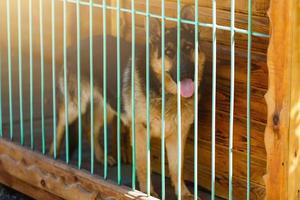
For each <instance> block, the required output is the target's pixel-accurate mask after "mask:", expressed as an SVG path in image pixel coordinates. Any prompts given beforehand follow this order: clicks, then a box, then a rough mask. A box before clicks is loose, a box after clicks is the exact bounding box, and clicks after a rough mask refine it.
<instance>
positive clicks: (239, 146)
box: [189, 112, 266, 160]
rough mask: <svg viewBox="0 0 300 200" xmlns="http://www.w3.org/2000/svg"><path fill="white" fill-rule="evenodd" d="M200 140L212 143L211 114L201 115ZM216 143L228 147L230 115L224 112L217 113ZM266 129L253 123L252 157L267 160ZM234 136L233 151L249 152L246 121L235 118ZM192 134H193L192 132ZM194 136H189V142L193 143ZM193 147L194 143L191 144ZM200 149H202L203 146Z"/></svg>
mask: <svg viewBox="0 0 300 200" xmlns="http://www.w3.org/2000/svg"><path fill="white" fill-rule="evenodd" d="M199 114H200V115H199V125H198V127H199V136H198V137H199V139H201V140H203V141H207V142H210V141H211V126H210V124H211V123H210V119H211V114H210V112H200V113H199ZM216 122H217V123H216V130H217V131H216V143H217V144H218V145H220V146H224V147H228V133H229V125H228V122H229V114H228V113H224V112H217V115H216ZM264 129H265V125H264V124H260V123H256V122H252V129H251V152H252V156H253V157H255V158H259V159H262V160H265V159H266V150H265V146H264V143H263V142H262V141H263V140H264V134H263V131H264ZM233 130H234V134H233V149H234V150H236V151H238V152H243V153H245V154H246V152H247V147H246V144H247V138H246V135H247V134H246V119H243V118H239V117H235V118H234V128H233ZM191 132H193V131H192V130H191ZM193 136H194V135H193V134H192V133H191V134H190V135H189V140H191V141H193V139H194V138H193ZM191 145H192V142H191ZM199 148H202V147H201V146H200V147H199Z"/></svg>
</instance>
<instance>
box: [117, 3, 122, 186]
mask: <svg viewBox="0 0 300 200" xmlns="http://www.w3.org/2000/svg"><path fill="white" fill-rule="evenodd" d="M120 45H121V41H120V0H117V97H118V102H117V103H118V105H117V112H118V114H117V154H118V184H119V185H120V184H121V183H122V177H121V162H122V161H121V98H122V94H121V53H120V49H121V46H120Z"/></svg>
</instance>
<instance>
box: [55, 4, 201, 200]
mask: <svg viewBox="0 0 300 200" xmlns="http://www.w3.org/2000/svg"><path fill="white" fill-rule="evenodd" d="M181 16H182V18H185V19H190V20H194V8H193V7H192V6H186V7H184V8H183V9H182V11H181ZM107 39H108V40H107V41H108V42H107V43H108V59H107V60H108V71H107V76H108V78H107V80H108V87H109V88H110V89H108V105H107V111H108V123H110V122H111V120H112V119H113V118H114V116H115V115H116V81H115V80H116V56H115V55H116V50H115V48H111V47H112V46H114V47H115V46H116V42H115V38H112V37H108V38H107ZM150 40H151V41H150V96H151V97H150V108H151V109H150V128H151V137H156V138H160V137H161V70H162V60H161V26H160V21H158V20H156V19H151V20H150ZM165 41H166V44H165V89H166V101H165V105H166V106H165V109H166V111H165V131H166V132H165V139H166V151H167V157H168V163H169V172H170V176H171V180H172V183H173V186H174V187H175V191H176V193H177V161H178V155H177V152H178V151H177V81H176V69H177V68H176V66H177V64H176V63H177V57H176V46H177V42H176V41H177V29H176V27H174V28H166V33H165ZM121 46H122V49H124V51H122V61H121V63H122V122H123V123H124V124H125V125H127V127H128V128H129V129H130V127H131V121H132V116H131V106H132V105H131V55H130V53H131V51H130V49H131V44H130V43H127V42H125V41H123V40H122V45H121ZM81 49H82V52H81V53H82V56H81V60H82V63H81V66H82V71H81V77H82V81H81V93H82V94H81V101H82V106H81V107H82V114H86V113H88V109H87V108H88V107H89V103H90V85H89V51H88V49H89V43H88V40H87V41H83V42H82V45H81ZM93 49H94V55H95V56H94V68H95V70H94V77H95V84H94V87H95V90H94V108H95V123H94V124H95V127H94V130H95V154H96V159H97V160H98V161H99V162H103V150H102V147H101V146H100V144H99V137H100V129H101V127H102V126H103V124H102V123H103V113H102V111H103V97H102V87H101V86H102V67H101V66H102V42H101V37H99V38H96V39H94V48H93ZM110 49H113V50H110ZM197 50H198V52H199V54H198V55H199V57H198V60H199V69H198V72H199V80H198V85H199V84H200V83H201V79H202V73H203V65H204V59H205V58H204V54H203V53H202V52H201V51H200V50H199V49H197ZM74 52H75V53H73V55H76V49H75V50H74ZM137 52H139V53H138V54H137V56H136V60H135V72H134V74H135V100H136V101H135V102H136V103H135V109H136V118H135V120H136V148H137V150H136V159H137V160H136V163H137V176H138V181H139V185H140V190H141V191H144V192H145V191H146V170H147V168H146V166H147V165H146V141H147V140H146V87H145V84H146V81H145V79H146V51H145V46H137ZM70 58H73V59H70V60H73V61H70V62H68V70H69V71H68V95H69V103H68V105H69V113H68V117H69V124H71V123H72V122H74V121H75V120H76V119H77V118H78V114H77V80H76V72H77V71H76V59H75V56H74V57H72V56H70ZM194 60H195V49H194V26H192V25H186V24H182V27H181V63H180V70H181V80H182V79H184V78H190V79H194V66H195V64H194ZM68 61H69V57H68ZM74 61H75V62H74ZM58 88H59V91H60V92H61V94H62V95H61V98H60V101H59V105H60V106H59V112H58V115H59V116H58V119H59V120H58V125H57V144H58V149H59V147H60V144H61V141H62V139H63V136H64V128H65V125H66V124H65V117H64V116H65V113H64V102H63V99H64V95H65V94H64V85H63V74H62V73H61V75H60V79H59V81H58ZM193 113H194V98H193V97H191V98H183V97H182V98H181V114H182V117H181V118H182V124H181V126H182V161H183V160H184V147H185V143H186V139H187V136H188V131H189V129H190V127H191V125H192V123H193V120H194V115H193ZM89 124H90V123H87V125H88V126H89ZM84 134H86V135H88V136H89V133H88V132H87V133H84ZM50 153H53V148H51V150H50ZM113 163H114V160H113V158H110V164H113ZM181 166H182V165H181ZM181 183H182V185H181V191H182V196H183V199H190V198H191V199H192V197H193V196H192V195H191V194H190V192H189V191H188V189H187V187H186V185H185V183H184V181H182V182H181ZM151 192H152V194H155V192H154V190H153V187H152V185H151Z"/></svg>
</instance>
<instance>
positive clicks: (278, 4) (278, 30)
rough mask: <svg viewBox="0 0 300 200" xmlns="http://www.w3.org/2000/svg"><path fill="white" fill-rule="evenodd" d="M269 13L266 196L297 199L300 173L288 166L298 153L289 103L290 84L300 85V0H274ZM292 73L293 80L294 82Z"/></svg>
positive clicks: (294, 101)
mask: <svg viewBox="0 0 300 200" xmlns="http://www.w3.org/2000/svg"><path fill="white" fill-rule="evenodd" d="M269 17H270V30H271V38H270V44H269V49H268V69H269V88H268V92H267V93H266V96H265V97H266V102H267V107H268V119H267V126H266V130H265V146H266V152H267V173H266V175H265V177H264V178H265V182H266V199H272V200H273V199H298V198H299V189H296V187H294V186H295V185H294V184H293V183H295V182H299V177H297V176H296V175H295V174H293V173H291V172H292V171H291V168H290V166H289V164H292V162H293V160H294V159H293V156H291V154H294V155H295V151H293V150H291V151H290V153H289V136H291V135H293V133H294V132H293V131H294V130H292V129H290V131H291V132H289V128H295V127H294V126H293V125H294V123H292V124H291V125H292V126H290V125H289V123H290V117H292V119H295V118H293V115H291V114H292V112H291V111H292V110H290V109H293V107H291V106H292V105H291V104H290V103H291V88H293V87H294V89H296V90H295V91H297V93H299V89H297V88H299V85H298V84H296V83H298V81H299V76H297V77H295V74H299V60H298V61H297V59H293V58H294V56H295V57H297V56H299V39H298V37H299V27H297V23H298V24H299V1H294V0H293V1H284V0H271V3H270V10H269ZM297 42H298V43H297ZM293 62H295V63H293ZM292 73H295V74H294V75H292ZM292 77H293V79H292V80H293V82H291V78H292ZM292 83H293V84H292ZM297 95H298V94H297ZM297 95H294V96H293V101H292V102H293V103H297V101H299V98H298V96H297ZM296 110H297V109H296ZM290 113H291V114H290ZM292 121H293V120H292ZM293 122H295V121H293ZM291 133H292V134H291ZM293 139H296V137H293ZM293 139H292V140H293ZM292 140H290V142H292ZM294 144H295V143H294ZM296 152H297V151H296ZM289 155H290V157H289ZM294 157H296V156H294ZM289 158H290V159H291V160H289ZM288 183H291V186H293V187H292V188H290V189H288V188H289V187H290V185H289V184H288ZM295 189H296V191H295ZM289 190H291V193H290V191H289ZM296 197H297V198H296Z"/></svg>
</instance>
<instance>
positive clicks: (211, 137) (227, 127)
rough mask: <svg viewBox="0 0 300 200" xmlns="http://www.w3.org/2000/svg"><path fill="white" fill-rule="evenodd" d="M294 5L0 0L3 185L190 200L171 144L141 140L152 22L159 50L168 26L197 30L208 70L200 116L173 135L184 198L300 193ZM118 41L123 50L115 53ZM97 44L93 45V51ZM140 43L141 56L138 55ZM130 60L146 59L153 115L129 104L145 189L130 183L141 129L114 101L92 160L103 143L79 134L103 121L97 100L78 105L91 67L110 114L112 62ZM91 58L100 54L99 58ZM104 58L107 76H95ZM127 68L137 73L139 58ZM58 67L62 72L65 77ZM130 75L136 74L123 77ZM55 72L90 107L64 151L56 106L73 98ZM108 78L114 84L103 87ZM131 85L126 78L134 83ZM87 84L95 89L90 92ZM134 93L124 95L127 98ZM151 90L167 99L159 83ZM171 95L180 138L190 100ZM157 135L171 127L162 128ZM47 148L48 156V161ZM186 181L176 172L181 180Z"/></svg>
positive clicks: (61, 193) (116, 78)
mask: <svg viewBox="0 0 300 200" xmlns="http://www.w3.org/2000/svg"><path fill="white" fill-rule="evenodd" d="M299 5H300V4H299V1H298V0H291V1H288V2H285V1H283V0H271V1H269V0H252V1H251V0H248V1H243V0H231V1H219V2H217V1H216V0H212V1H207V0H196V1H190V0H184V1H180V0H178V1H173V0H160V1H156V0H155V1H150V0H146V1H141V0H131V1H129V0H109V1H106V0H103V1H100V0H94V1H93V0H90V1H88V0H28V1H21V0H6V1H5V0H2V1H0V10H1V12H0V23H1V24H0V28H1V31H0V35H1V36H0V38H1V40H0V41H1V52H0V61H1V62H0V73H1V76H0V77H1V82H0V105H1V109H0V134H1V139H0V142H1V145H0V171H1V173H0V182H1V183H2V184H5V185H8V186H10V187H12V188H15V189H16V190H19V191H21V192H23V193H25V194H28V195H29V196H32V197H34V198H36V199H60V198H63V199H139V198H140V199H155V197H152V196H151V195H153V193H151V192H152V191H151V184H150V181H152V183H153V185H154V190H155V191H156V192H157V193H158V198H161V199H176V198H178V199H187V197H185V196H181V195H180V193H181V192H182V191H181V190H182V188H181V187H178V188H176V187H175V188H173V187H172V184H171V182H172V181H171V179H170V177H169V176H170V174H169V168H168V155H167V153H168V152H165V150H164V149H165V148H164V147H165V145H166V140H167V139H159V138H152V137H151V138H150V137H149V136H150V134H151V130H153V129H155V127H153V126H150V125H151V123H153V121H150V119H151V120H154V119H152V118H151V115H153V112H152V113H151V112H150V108H151V107H153V106H155V105H153V102H152V101H150V99H151V93H148V91H149V89H150V88H151V87H152V86H151V84H155V82H151V79H150V78H149V76H148V75H149V73H150V72H149V71H148V70H150V69H151V68H150V69H149V67H150V65H151V62H152V60H151V59H152V58H151V51H150V50H151V49H150V46H151V42H152V41H151V39H152V38H151V34H152V32H153V30H155V29H156V28H158V27H160V29H159V30H160V35H159V38H160V43H161V45H163V46H162V47H161V48H162V49H163V50H161V52H164V49H165V46H167V43H164V41H167V40H168V39H169V38H168V37H169V35H168V34H167V33H166V31H167V30H168V29H172V28H173V29H174V31H175V33H176V34H175V37H176V39H177V41H181V39H182V38H184V37H185V35H184V34H185V33H184V32H183V33H182V32H181V29H180V28H182V27H185V26H189V28H191V30H193V31H194V32H192V33H193V34H194V35H195V36H193V37H194V40H192V41H193V42H192V46H193V48H195V49H198V47H199V49H200V50H201V52H203V53H204V55H205V64H204V69H203V76H195V79H201V77H202V81H201V84H200V85H199V90H197V87H195V88H196V89H195V90H194V92H195V93H196V94H197V93H199V98H198V100H197V98H196V100H195V101H196V102H198V103H197V106H195V105H194V106H193V109H192V112H191V116H192V115H193V114H192V113H194V115H195V116H194V117H193V121H194V122H195V123H193V125H191V126H190V127H189V131H188V132H189V134H188V137H187V139H186V142H183V144H182V141H181V139H179V140H178V141H177V143H174V145H175V146H176V147H177V149H176V150H178V149H179V151H178V152H175V153H176V155H177V156H176V159H179V160H182V161H183V163H182V167H183V170H182V172H181V171H180V170H179V171H177V176H176V177H181V176H182V177H183V178H184V181H185V182H186V184H187V186H188V188H189V190H190V192H191V193H192V194H194V196H190V197H189V198H191V199H197V196H199V198H201V199H209V198H211V199H215V198H216V199H263V198H266V199H297V198H298V197H299V184H298V183H297V175H298V174H299V172H298V171H299V169H298V151H299V150H298V140H297V139H298V135H297V130H298V110H299V108H298V107H299V106H297V105H298V99H299V97H298V96H299V95H298V92H297V91H298V87H299V84H298V82H299V78H298V77H299V73H300V71H299V69H300V68H299V59H298V58H299V50H298V49H299V48H298V46H299V37H297V35H299V19H300V14H299ZM187 6H191V7H192V8H196V9H194V10H189V11H193V12H194V14H195V16H196V17H194V18H192V19H185V18H182V17H183V16H182V12H181V11H182V9H183V8H185V7H187ZM268 10H269V13H267V12H268ZM190 13H191V12H189V13H188V15H189V14H190ZM152 19H156V20H158V21H159V24H156V25H157V26H156V27H155V26H152V25H151V20H152ZM173 29H172V30H173ZM174 41H176V40H174ZM126 42H128V44H129V45H128V46H126V45H125V47H123V46H122V45H123V44H125V43H126ZM121 43H122V44H121ZM179 44H180V45H181V42H176V43H174V44H173V45H174V48H175V54H176V55H177V56H176V58H177V60H176V69H177V70H175V72H176V73H177V74H176V76H175V77H177V78H178V79H177V81H178V82H180V73H179V74H178V69H180V67H181V66H180V64H178V63H179V60H178V57H179V58H181V56H179V55H181V54H183V53H184V51H185V49H184V48H183V47H182V46H180V45H179ZM91 45H92V46H93V47H92V48H91ZM97 45H99V46H101V50H100V51H98V50H97V49H94V48H95V46H97ZM140 47H145V49H142V50H141V48H140ZM141 51H145V52H144V53H143V52H142V54H143V55H144V57H141V58H140V57H139V56H140V55H141ZM196 52H198V51H196ZM125 54H128V55H130V56H131V57H133V59H132V60H133V61H135V59H141V60H144V64H145V66H144V67H145V72H144V73H145V75H146V76H145V77H144V78H145V80H142V81H144V84H145V85H144V87H145V88H144V89H145V91H144V92H145V99H146V100H145V106H146V107H147V109H146V108H145V110H142V111H140V110H138V109H137V110H134V108H135V106H132V110H130V112H129V113H131V114H132V115H136V116H137V117H139V116H140V115H139V114H140V113H142V114H143V115H145V124H144V125H145V127H146V129H145V130H147V134H148V135H147V137H145V141H143V144H145V145H146V146H145V149H147V150H148V152H147V155H146V156H147V157H146V158H145V159H146V160H147V163H146V166H145V167H146V169H147V170H146V171H147V175H146V176H147V179H146V180H145V181H146V183H145V184H144V185H145V187H146V188H145V191H143V192H145V193H142V192H140V191H139V187H138V184H139V185H140V186H141V183H140V182H139V181H138V177H137V173H138V172H139V167H137V165H138V163H137V158H136V154H137V153H139V152H137V151H139V149H138V148H137V146H136V143H139V142H142V141H139V140H135V139H136V135H137V134H139V129H136V126H137V125H136V124H135V123H134V121H133V122H130V123H128V124H122V123H123V121H122V119H121V115H119V114H116V115H115V116H114V117H113V119H112V120H108V118H110V116H109V108H104V107H103V113H102V114H103V118H101V120H104V122H103V124H104V125H103V126H104V127H103V128H101V132H103V136H101V137H100V141H98V142H100V143H101V144H102V145H103V147H104V155H103V160H102V162H103V163H99V160H98V159H97V152H95V151H96V147H95V146H96V145H94V144H96V143H94V142H95V141H94V140H97V139H98V138H96V135H94V134H91V135H92V136H91V135H90V136H89V137H86V132H89V131H91V132H92V133H93V131H94V130H93V128H91V127H94V125H95V124H97V123H100V122H98V121H94V120H91V118H92V119H93V118H95V115H96V111H94V110H95V106H94V105H97V101H99V99H98V100H94V102H93V100H89V101H92V102H89V106H87V108H85V107H84V106H81V107H80V106H78V105H82V104H81V101H84V96H82V94H85V92H86V91H88V89H86V88H85V89H82V88H83V86H84V84H85V82H84V80H83V78H82V77H83V76H84V73H83V72H82V71H83V68H86V69H87V70H88V71H87V72H89V73H90V74H88V75H89V79H88V81H91V82H89V83H93V82H95V81H99V80H98V78H99V77H101V78H100V82H102V84H103V85H102V86H101V87H102V88H106V89H102V90H101V94H102V96H103V99H101V101H102V100H103V101H104V102H107V103H108V102H110V101H111V99H110V98H111V96H109V92H110V90H113V93H114V95H115V99H114V105H115V106H116V108H115V110H116V113H118V112H117V111H118V110H119V111H121V109H123V106H124V105H122V99H124V96H122V94H121V93H120V92H121V91H120V90H117V89H115V88H116V85H118V86H120V87H122V85H123V84H124V82H122V80H123V79H122V76H124V74H122V73H121V71H117V70H118V68H119V67H121V66H123V65H124V63H125V64H126V63H127V62H128V58H127V60H126V59H125V60H124V59H123V57H122V56H123V55H125ZM164 54H165V53H164ZM164 54H163V53H161V56H162V57H163V55H164ZM198 54H199V53H197V55H198ZM164 56H166V55H164ZM99 57H101V59H103V60H102V61H103V62H100V63H99V62H98V61H96V60H97V59H98V58H99ZM194 57H197V56H194ZM162 60H163V61H164V60H165V58H162ZM92 61H93V62H92ZM198 61H199V60H198ZM136 62H137V61H136ZM69 63H74V66H73V67H74V68H75V71H76V70H77V71H76V72H77V73H75V74H76V76H75V78H76V79H75V80H73V83H70V79H68V73H69V72H70V71H71V67H70V66H69ZM78 63H79V64H78ZM196 63H197V62H196ZM100 65H102V67H103V71H101V73H99V74H97V72H98V71H97V70H96V68H97V67H98V68H99V66H100ZM127 65H129V66H128V67H129V68H131V69H134V67H136V65H135V62H131V63H130V64H128V63H127ZM112 66H114V67H112ZM193 66H194V65H193ZM195 66H196V68H197V66H198V64H196V65H195ZM111 68H114V69H115V68H116V71H115V72H114V75H113V76H110V75H111V74H110V73H109V72H108V73H107V71H109V70H110V69H111ZM79 70H80V73H78V71H79ZM58 71H61V72H63V73H64V74H63V75H62V76H59V75H58V74H57V72H58ZM91 72H92V73H91ZM105 73H106V75H104V74H105ZM134 75H135V74H134V73H133V74H131V75H130V76H131V80H134V79H133V78H132V76H134ZM163 76H164V77H166V76H165V75H163ZM60 78H62V80H61V81H62V82H63V84H64V88H63V89H66V88H68V86H69V87H71V86H70V84H71V85H72V84H73V85H74V86H75V87H74V88H75V90H74V91H72V92H73V93H72V94H73V96H72V94H71V95H69V98H70V99H71V100H72V98H75V99H76V96H78V97H79V98H77V100H76V101H74V102H77V101H78V102H77V103H78V105H77V107H76V108H77V109H78V110H79V111H78V112H81V111H82V109H83V110H84V109H86V110H88V112H87V113H88V114H86V115H81V114H79V115H78V114H77V115H78V119H76V120H74V121H72V124H70V125H68V126H66V127H65V130H64V135H63V140H64V141H63V142H62V144H61V149H60V150H58V149H57V150H56V147H55V146H58V145H59V143H58V142H56V140H57V137H59V135H57V133H58V132H59V130H58V128H57V126H58V125H57V124H58V123H59V113H60V110H59V109H60V107H59V105H62V107H63V108H64V109H66V107H69V106H70V105H69V104H70V102H69V100H68V99H66V98H68V97H66V96H68V95H65V96H64V98H62V100H63V102H61V104H60V102H59V100H58V96H59V94H58V93H59V90H60V89H61V88H59V86H58V84H59V81H60ZM162 79H163V78H162ZM175 79H176V78H175ZM111 80H113V85H109V83H111ZM157 80H158V81H161V80H159V79H157ZM135 81H136V80H135ZM165 81H168V80H167V79H164V81H162V82H163V83H165ZM94 84H95V83H94ZM94 84H90V85H94ZM135 84H137V83H135V82H134V81H131V85H130V86H131V87H135ZM67 85H68V86H67ZM178 85H179V87H178ZM162 87H163V86H162ZM76 88H77V89H78V88H81V89H78V90H76ZM90 88H91V90H90V92H92V91H93V92H94V91H96V89H97V86H96V84H95V87H90ZM112 88H114V89H112ZM180 90H181V87H180V84H177V91H180ZM132 91H135V90H131V94H130V95H135V93H134V92H132ZM159 91H160V92H162V94H164V93H166V94H167V93H168V91H167V88H166V89H164V92H163V91H161V90H159ZM67 93H68V92H67ZM178 94H179V93H176V95H177V96H176V95H175V96H176V97H177V101H176V102H173V103H174V105H175V104H176V105H175V106H174V107H175V108H177V110H176V114H177V115H176V116H177V117H179V118H177V120H178V121H181V123H177V124H173V126H174V127H176V132H174V134H176V136H178V138H180V137H179V136H180V134H181V133H182V132H184V131H185V130H184V127H183V129H181V128H182V127H181V125H182V124H184V121H185V120H187V119H186V118H185V117H186V116H181V114H180V111H182V110H181V109H178V108H179V107H180V105H181V104H182V102H184V100H182V99H181V97H180V94H179V98H178ZM148 95H149V96H148ZM74 96H75V97H74ZM92 96H93V94H92ZM194 96H197V95H194ZM131 97H132V96H131ZM148 97H149V99H148ZM166 98H168V97H167V96H164V95H162V96H159V98H158V100H159V101H161V102H164V101H165V99H166ZM194 98H195V97H194ZM91 99H94V98H91ZM134 99H135V101H133V102H132V104H133V105H136V104H137V102H138V101H141V99H139V98H137V97H136V96H135V98H134ZM148 100H149V101H148ZM79 101H80V102H79ZM178 102H179V104H178ZM162 104H163V103H160V104H158V105H159V109H166V108H168V107H167V106H170V105H167V104H166V105H165V106H166V107H165V108H164V105H162ZM67 105H68V106H67ZM92 105H93V106H92ZM161 107H162V108H161ZM69 108H70V107H69ZM183 109H184V108H183ZM178 110H179V112H178ZM64 111H65V112H67V113H68V110H64ZM76 112H77V111H76ZM76 112H75V113H76ZM163 113H164V112H162V113H161V114H163ZM102 114H101V115H102ZM73 115H76V114H72V115H70V116H73ZM66 116H69V115H66ZM164 117H165V115H164ZM164 117H163V119H164ZM133 119H135V118H134V117H133ZM65 120H66V121H68V119H65ZM107 120H108V121H110V123H108V121H107ZM159 120H161V119H159ZM101 123H102V122H101ZM161 123H162V124H164V123H167V121H166V122H165V121H164V120H161ZM126 126H127V127H126ZM84 127H88V128H90V129H92V130H87V129H85V128H84ZM162 127H164V126H162ZM160 128H161V127H160ZM133 129H135V131H133ZM130 130H131V131H130ZM65 131H66V132H65ZM159 132H160V133H161V134H165V129H160V131H159ZM177 134H178V135H177ZM162 138H165V137H162ZM146 140H147V141H146ZM133 141H135V142H133ZM51 145H54V150H53V154H54V155H49V151H50V148H51ZM137 145H139V144H137ZM177 145H179V146H177ZM180 145H181V147H180ZM184 146H185V148H184V149H181V148H182V147H184ZM162 147H163V148H162ZM181 152H184V154H183V155H182V156H181ZM95 156H96V157H95ZM169 161H170V160H169ZM179 163H180V162H179ZM110 164H115V165H113V166H109V165H110ZM176 167H177V168H180V164H179V166H177V165H176ZM150 169H151V170H152V173H151V171H150ZM181 181H182V182H183V180H181V179H180V178H179V179H178V181H177V182H181ZM179 185H180V184H179ZM174 189H175V191H176V193H177V194H178V193H179V195H177V196H176V194H175V192H174Z"/></svg>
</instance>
